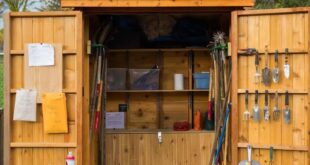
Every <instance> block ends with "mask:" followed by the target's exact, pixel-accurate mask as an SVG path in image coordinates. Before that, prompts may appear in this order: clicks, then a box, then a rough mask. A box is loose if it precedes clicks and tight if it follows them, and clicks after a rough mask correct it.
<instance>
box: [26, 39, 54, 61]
mask: <svg viewBox="0 0 310 165" xmlns="http://www.w3.org/2000/svg"><path fill="white" fill-rule="evenodd" d="M28 58H29V59H28V65H29V66H52V65H55V50H54V47H53V45H51V44H44V43H43V44H40V43H33V44H28Z"/></svg>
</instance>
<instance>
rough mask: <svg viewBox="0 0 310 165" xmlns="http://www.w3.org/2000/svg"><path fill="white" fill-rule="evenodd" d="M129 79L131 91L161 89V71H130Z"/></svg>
mask: <svg viewBox="0 0 310 165" xmlns="http://www.w3.org/2000/svg"><path fill="white" fill-rule="evenodd" d="M129 78H130V89H133V90H158V89H159V69H129Z"/></svg>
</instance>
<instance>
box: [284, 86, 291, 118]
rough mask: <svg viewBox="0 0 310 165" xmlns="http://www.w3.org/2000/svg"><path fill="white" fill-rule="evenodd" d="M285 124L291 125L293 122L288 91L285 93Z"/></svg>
mask: <svg viewBox="0 0 310 165" xmlns="http://www.w3.org/2000/svg"><path fill="white" fill-rule="evenodd" d="M284 122H285V123H286V124H289V123H290V122H291V110H290V107H289V96H288V91H286V93H285V109H284Z"/></svg>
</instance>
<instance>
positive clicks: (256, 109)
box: [253, 90, 259, 122]
mask: <svg viewBox="0 0 310 165" xmlns="http://www.w3.org/2000/svg"><path fill="white" fill-rule="evenodd" d="M253 119H254V121H257V122H259V106H258V90H256V91H255V103H254V107H253Z"/></svg>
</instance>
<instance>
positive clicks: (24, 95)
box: [13, 89, 37, 122]
mask: <svg viewBox="0 0 310 165" xmlns="http://www.w3.org/2000/svg"><path fill="white" fill-rule="evenodd" d="M36 97H37V91H35V90H28V89H21V90H17V91H16V99H15V107H14V115H13V120H20V121H33V122H34V121H36V112H37V111H36V107H37V106H36Z"/></svg>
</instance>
